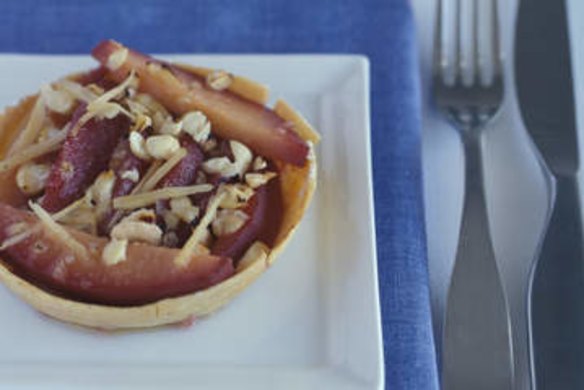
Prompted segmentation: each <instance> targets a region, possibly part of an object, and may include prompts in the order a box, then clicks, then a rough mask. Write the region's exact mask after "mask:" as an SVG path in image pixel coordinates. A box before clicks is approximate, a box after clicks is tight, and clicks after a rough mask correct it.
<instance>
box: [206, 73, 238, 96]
mask: <svg viewBox="0 0 584 390" xmlns="http://www.w3.org/2000/svg"><path fill="white" fill-rule="evenodd" d="M232 82H233V76H232V75H231V74H229V73H227V72H225V71H224V70H214V71H213V72H211V73H209V74H208V75H207V85H208V86H209V87H211V88H212V89H214V90H216V91H222V90H224V89H227V88H229V86H230V85H231V83H232Z"/></svg>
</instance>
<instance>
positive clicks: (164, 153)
mask: <svg viewBox="0 0 584 390" xmlns="http://www.w3.org/2000/svg"><path fill="white" fill-rule="evenodd" d="M179 148H180V144H179V143H178V140H177V139H176V138H174V137H173V136H171V135H153V136H152V137H148V138H147V139H146V151H148V154H149V155H150V156H152V157H154V158H155V159H159V160H168V159H169V158H171V157H172V155H173V154H174V153H176V151H177V150H178V149H179Z"/></svg>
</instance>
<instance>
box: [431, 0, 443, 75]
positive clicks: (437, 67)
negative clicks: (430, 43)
mask: <svg viewBox="0 0 584 390" xmlns="http://www.w3.org/2000/svg"><path fill="white" fill-rule="evenodd" d="M445 67H446V61H445V56H444V48H443V44H442V0H437V1H436V27H435V28H434V58H433V61H432V72H433V73H434V77H435V78H438V77H440V78H443V77H444V69H445Z"/></svg>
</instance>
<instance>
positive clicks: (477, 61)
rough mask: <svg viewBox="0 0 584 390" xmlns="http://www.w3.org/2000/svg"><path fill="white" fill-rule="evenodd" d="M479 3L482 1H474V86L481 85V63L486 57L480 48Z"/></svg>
mask: <svg viewBox="0 0 584 390" xmlns="http://www.w3.org/2000/svg"><path fill="white" fill-rule="evenodd" d="M479 1H480V0H473V1H472V4H471V5H472V32H471V34H472V45H473V48H472V51H473V54H472V57H473V59H474V60H473V64H472V65H473V68H472V78H471V80H472V83H473V84H474V83H475V82H476V83H480V82H481V80H480V78H481V76H480V75H481V71H480V68H481V62H482V57H483V56H484V53H483V52H482V50H481V47H480V39H479V29H480V26H479Z"/></svg>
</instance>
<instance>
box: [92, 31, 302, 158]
mask: <svg viewBox="0 0 584 390" xmlns="http://www.w3.org/2000/svg"><path fill="white" fill-rule="evenodd" d="M121 48H123V46H122V45H120V44H119V43H117V42H114V41H103V42H101V43H99V44H98V45H97V46H96V47H95V48H94V49H93V51H92V55H93V57H94V58H96V59H97V60H98V61H99V62H100V63H101V64H102V65H104V66H105V65H106V64H107V61H108V59H109V56H110V55H111V54H112V53H114V52H115V51H117V50H119V49H121ZM151 63H155V64H158V65H161V67H162V68H165V69H166V70H168V71H169V72H170V73H171V74H168V72H152V71H151V70H149V68H148V64H151ZM132 69H133V70H135V71H136V73H137V74H138V76H139V77H140V90H141V91H144V92H147V93H149V94H150V95H152V96H153V97H154V98H156V99H157V100H158V101H160V102H161V103H162V104H163V105H164V106H165V107H167V108H169V109H170V110H171V111H173V112H174V113H176V114H184V113H186V112H188V111H192V110H201V111H203V112H204V113H205V114H206V115H207V116H208V117H209V119H210V120H211V123H213V131H214V132H215V133H216V134H217V135H219V136H221V137H223V138H226V139H234V140H237V141H240V142H242V143H244V144H245V145H247V146H249V147H250V148H251V149H252V150H254V151H255V152H256V153H257V154H259V155H262V156H265V157H268V158H270V159H274V160H281V161H284V162H286V163H290V164H294V165H297V166H303V165H304V164H305V163H306V157H307V155H308V145H307V144H306V142H305V141H304V140H302V138H300V136H298V134H296V133H295V132H294V131H292V130H291V129H290V124H289V123H288V122H286V121H284V120H283V119H282V118H280V117H279V116H278V115H276V113H275V112H274V111H272V110H270V109H268V108H266V107H264V106H262V105H261V104H258V103H256V102H253V101H250V100H246V99H244V98H242V97H240V96H239V95H236V94H234V93H232V92H230V91H228V90H222V91H217V90H214V89H212V88H210V87H209V86H208V85H207V83H206V81H205V80H204V79H203V78H202V77H200V76H198V75H194V74H191V73H189V72H186V71H184V70H181V69H178V68H177V67H174V66H172V65H170V64H167V63H163V62H162V61H158V60H155V59H153V58H151V57H149V56H146V55H144V54H142V53H139V52H136V51H134V50H130V49H129V50H128V56H127V59H126V61H125V63H124V64H122V65H121V66H120V67H119V68H118V69H116V70H115V71H110V72H109V73H108V77H110V78H112V79H113V80H115V81H117V82H121V81H122V80H123V79H125V78H126V77H127V75H128V73H129V72H130V71H131V70H132ZM173 75H174V77H172V76H173ZM168 76H170V77H168Z"/></svg>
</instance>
